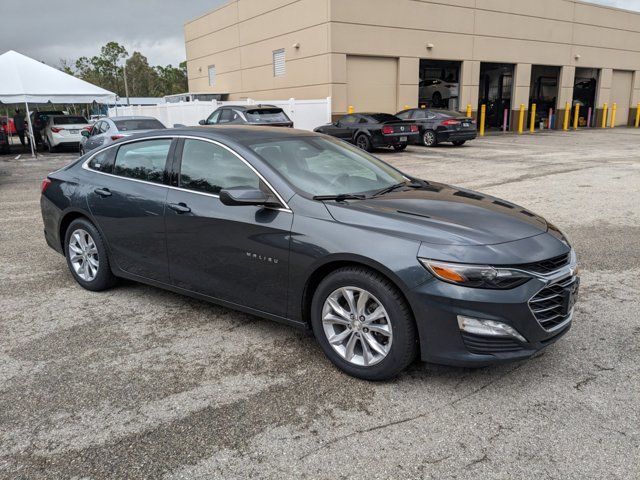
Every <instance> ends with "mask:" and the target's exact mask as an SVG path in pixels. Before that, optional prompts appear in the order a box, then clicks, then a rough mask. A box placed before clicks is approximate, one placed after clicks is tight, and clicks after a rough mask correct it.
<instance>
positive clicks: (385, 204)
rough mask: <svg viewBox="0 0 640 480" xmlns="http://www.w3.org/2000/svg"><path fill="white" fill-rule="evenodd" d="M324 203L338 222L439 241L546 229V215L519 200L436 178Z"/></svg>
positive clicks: (506, 238)
mask: <svg viewBox="0 0 640 480" xmlns="http://www.w3.org/2000/svg"><path fill="white" fill-rule="evenodd" d="M326 205H327V208H328V210H329V213H330V214H331V215H332V216H333V218H334V219H335V220H336V221H338V222H341V223H345V224H350V225H356V226H361V227H367V228H370V229H373V230H378V231H386V232H388V233H392V234H395V235H399V236H403V237H409V238H413V239H416V240H419V241H422V242H427V243H432V244H437V245H495V244H499V243H505V242H512V241H515V240H521V239H523V238H528V237H532V236H535V235H540V234H542V233H545V232H546V231H547V222H546V221H545V220H544V219H543V218H542V217H540V216H538V215H536V214H534V213H531V212H529V211H528V210H526V209H524V208H522V207H519V206H518V205H515V204H513V203H510V202H507V201H504V200H500V199H498V198H495V197H491V196H488V195H484V194H481V193H478V192H473V191H471V190H465V189H462V188H456V187H451V186H448V185H444V184H438V183H429V184H428V185H426V186H425V187H423V188H421V189H419V190H408V191H400V192H393V193H389V194H386V195H382V196H379V197H376V198H370V199H366V200H353V201H351V200H349V201H348V202H335V203H329V202H327V203H326Z"/></svg>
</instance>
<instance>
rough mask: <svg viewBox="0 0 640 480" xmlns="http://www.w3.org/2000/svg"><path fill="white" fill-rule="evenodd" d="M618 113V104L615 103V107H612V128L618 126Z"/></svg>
mask: <svg viewBox="0 0 640 480" xmlns="http://www.w3.org/2000/svg"><path fill="white" fill-rule="evenodd" d="M616 113H618V104H617V103H614V104H613V107H611V128H615V126H616Z"/></svg>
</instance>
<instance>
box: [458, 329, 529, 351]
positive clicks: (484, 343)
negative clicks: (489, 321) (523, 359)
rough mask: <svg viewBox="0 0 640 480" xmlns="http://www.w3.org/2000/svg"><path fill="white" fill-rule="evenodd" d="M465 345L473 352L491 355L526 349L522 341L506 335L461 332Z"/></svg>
mask: <svg viewBox="0 0 640 480" xmlns="http://www.w3.org/2000/svg"><path fill="white" fill-rule="evenodd" d="M460 333H461V334H462V341H463V342H464V345H465V347H467V350H469V352H471V353H478V354H481V355H490V354H492V353H509V352H518V351H520V350H524V349H525V347H524V346H523V344H521V343H520V342H518V341H516V340H513V339H512V338H506V337H482V336H479V335H473V334H471V333H467V332H460Z"/></svg>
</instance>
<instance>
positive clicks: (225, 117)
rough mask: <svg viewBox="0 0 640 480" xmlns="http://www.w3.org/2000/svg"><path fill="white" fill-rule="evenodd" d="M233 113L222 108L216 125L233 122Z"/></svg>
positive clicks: (228, 109)
mask: <svg viewBox="0 0 640 480" xmlns="http://www.w3.org/2000/svg"><path fill="white" fill-rule="evenodd" d="M233 116H234V112H233V110H231V109H230V108H224V109H223V110H222V113H220V120H218V123H229V122H231V121H232V120H233Z"/></svg>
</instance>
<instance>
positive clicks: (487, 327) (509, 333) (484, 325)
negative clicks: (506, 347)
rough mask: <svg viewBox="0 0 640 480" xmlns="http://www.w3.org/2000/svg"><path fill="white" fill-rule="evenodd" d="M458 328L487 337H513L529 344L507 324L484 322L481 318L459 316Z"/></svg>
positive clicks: (493, 321)
mask: <svg viewBox="0 0 640 480" xmlns="http://www.w3.org/2000/svg"><path fill="white" fill-rule="evenodd" d="M458 326H459V327H460V330H462V331H464V332H467V333H472V334H474V335H484V336H486V337H511V338H515V339H516V340H519V341H520V342H523V343H527V340H526V339H525V338H524V337H523V336H522V335H520V334H519V333H518V331H517V330H516V329H515V328H513V327H511V326H509V325H507V324H506V323H502V322H496V321H495V320H482V319H480V318H471V317H463V316H462V315H458Z"/></svg>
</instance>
